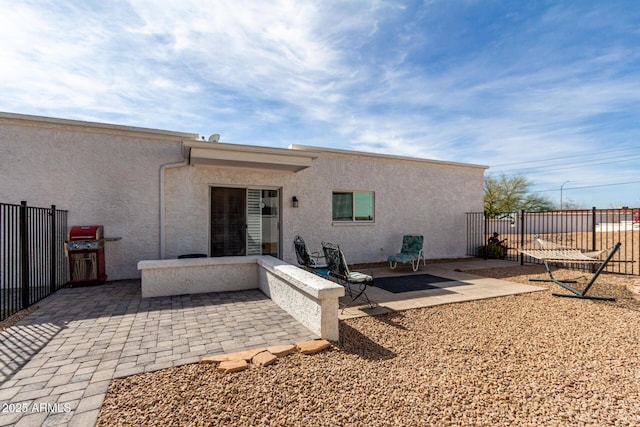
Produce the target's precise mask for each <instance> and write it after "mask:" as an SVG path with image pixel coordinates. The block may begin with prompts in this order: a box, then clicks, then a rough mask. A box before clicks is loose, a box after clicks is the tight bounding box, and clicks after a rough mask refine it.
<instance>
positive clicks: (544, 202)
mask: <svg viewBox="0 0 640 427" xmlns="http://www.w3.org/2000/svg"><path fill="white" fill-rule="evenodd" d="M530 187H531V182H530V181H529V180H528V179H527V178H526V177H524V176H522V175H515V176H511V177H508V176H506V175H504V174H502V175H500V176H499V177H495V176H491V175H489V176H487V177H486V178H485V180H484V210H485V212H487V214H488V215H489V216H495V215H497V214H499V213H503V212H516V211H520V210H523V209H524V210H526V211H535V212H541V211H548V210H551V209H552V208H553V203H552V202H551V200H550V199H548V198H547V197H544V196H541V195H539V194H536V193H531V192H529V188H530Z"/></svg>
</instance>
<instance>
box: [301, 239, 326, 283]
mask: <svg viewBox="0 0 640 427" xmlns="http://www.w3.org/2000/svg"><path fill="white" fill-rule="evenodd" d="M293 247H294V248H295V250H296V258H297V259H298V264H300V265H301V266H303V267H306V268H307V269H309V270H311V271H313V272H314V273H315V274H317V275H318V276H322V277H327V276H328V275H329V270H328V269H327V268H328V267H327V263H326V262H324V261H320V260H321V259H324V256H323V255H321V254H320V253H318V252H309V249H307V245H306V243H305V242H304V239H303V238H302V237H300V236H296V237H295V238H294V239H293Z"/></svg>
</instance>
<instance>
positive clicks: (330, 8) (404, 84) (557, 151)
mask: <svg viewBox="0 0 640 427" xmlns="http://www.w3.org/2000/svg"><path fill="white" fill-rule="evenodd" d="M0 14H1V15H2V16H3V25H2V26H0V37H1V39H2V40H3V42H2V43H0V111H6V112H12V113H23V114H34V115H43V116H51V117H61V118H68V119H77V120H88V121H97V122H106V123H116V124H123V125H131V126H142V127H150V128H157V129H167V130H174V131H183V132H193V133H199V134H200V135H204V136H208V135H210V134H212V133H219V134H221V135H222V137H221V141H224V142H232V143H239V144H252V145H267V146H275V147H287V146H288V145H290V144H305V145H317V146H323V147H332V148H341V149H349V150H364V151H372V152H379V153H389V154H397V155H407V156H418V157H425V158H432V159H438V160H448V161H456V162H468V163H475V164H484V165H488V166H491V168H490V169H489V170H488V172H487V173H491V174H495V175H499V174H500V173H505V174H507V175H512V174H524V175H526V176H527V177H528V178H529V180H530V181H531V182H532V183H533V186H532V190H535V191H542V194H543V195H546V196H548V197H549V198H550V199H551V200H552V201H554V202H555V203H559V199H560V188H561V187H563V201H564V202H565V203H569V204H572V205H577V206H580V207H591V206H596V207H599V208H608V207H617V206H620V205H627V206H640V174H639V173H638V171H639V169H640V168H638V164H640V125H639V123H640V120H639V119H640V6H639V5H638V3H637V1H615V0H614V1H587V0H584V1H515V0H514V1H507V0H502V1H488V0H487V1H481V0H478V1H471V0H469V1H457V0H442V1H438V0H433V1H376V0H371V1H355V0H354V1H326V0H322V1H320V0H319V1H304V0H298V1H296V0H272V1H243V0H229V1H227V0H181V1H165V0H141V1H124V0H114V1H102V0H101V1H91V0H78V1H58V0H51V1H44V0H42V1H41V0H33V1H14V0H0ZM566 181H569V182H566ZM565 182H566V183H565ZM563 183H564V185H563ZM427 184H428V183H427Z"/></svg>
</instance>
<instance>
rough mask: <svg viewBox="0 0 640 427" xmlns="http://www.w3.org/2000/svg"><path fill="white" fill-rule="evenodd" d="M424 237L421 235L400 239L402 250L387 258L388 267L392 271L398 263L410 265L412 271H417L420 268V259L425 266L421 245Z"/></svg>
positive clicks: (406, 236)
mask: <svg viewBox="0 0 640 427" xmlns="http://www.w3.org/2000/svg"><path fill="white" fill-rule="evenodd" d="M423 242H424V237H423V236H421V235H405V236H403V237H402V249H400V253H398V254H395V255H391V256H390V257H389V258H387V261H389V267H390V268H391V269H392V270H393V269H394V268H396V266H397V265H398V263H401V264H411V268H413V271H418V268H420V259H422V261H423V263H424V265H425V266H426V265H427V261H426V260H425V259H424V253H423V250H422V245H423Z"/></svg>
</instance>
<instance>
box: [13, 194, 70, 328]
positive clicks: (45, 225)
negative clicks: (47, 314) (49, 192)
mask: <svg viewBox="0 0 640 427" xmlns="http://www.w3.org/2000/svg"><path fill="white" fill-rule="evenodd" d="M66 230H67V211H64V210H57V209H56V207H55V205H53V206H51V208H38V207H31V206H27V202H22V203H21V204H20V205H12V204H5V203H0V320H4V319H5V318H7V317H9V316H11V315H12V314H14V313H16V312H18V311H20V310H22V309H25V308H27V307H29V306H30V305H32V304H34V303H35V302H37V301H39V300H41V299H43V298H44V297H46V296H48V295H50V294H52V293H53V292H55V291H57V290H58V289H60V288H62V287H63V286H64V285H65V284H66V282H67V263H66V260H65V254H64V240H65V234H66Z"/></svg>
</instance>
